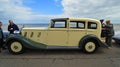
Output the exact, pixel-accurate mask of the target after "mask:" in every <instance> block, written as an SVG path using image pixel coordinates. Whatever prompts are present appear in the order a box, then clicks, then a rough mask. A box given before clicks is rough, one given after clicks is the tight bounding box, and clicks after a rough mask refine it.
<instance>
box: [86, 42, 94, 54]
mask: <svg viewBox="0 0 120 67" xmlns="http://www.w3.org/2000/svg"><path fill="white" fill-rule="evenodd" d="M95 47H96V46H95V43H93V42H88V43H87V44H86V45H85V49H86V51H88V52H93V51H94V50H95Z"/></svg>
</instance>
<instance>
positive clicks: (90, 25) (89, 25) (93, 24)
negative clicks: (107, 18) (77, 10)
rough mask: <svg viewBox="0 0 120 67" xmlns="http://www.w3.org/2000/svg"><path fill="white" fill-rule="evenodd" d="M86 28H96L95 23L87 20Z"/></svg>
mask: <svg viewBox="0 0 120 67" xmlns="http://www.w3.org/2000/svg"><path fill="white" fill-rule="evenodd" d="M88 29H97V24H96V23H94V22H88Z"/></svg>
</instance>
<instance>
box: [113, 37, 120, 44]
mask: <svg viewBox="0 0 120 67" xmlns="http://www.w3.org/2000/svg"><path fill="white" fill-rule="evenodd" d="M112 39H113V40H114V41H115V43H117V44H119V45H120V35H115V36H113V37H112Z"/></svg>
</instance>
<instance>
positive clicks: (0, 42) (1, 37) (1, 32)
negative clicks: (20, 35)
mask: <svg viewBox="0 0 120 67" xmlns="http://www.w3.org/2000/svg"><path fill="white" fill-rule="evenodd" d="M1 27H2V22H1V21H0V52H1V50H2V48H3V38H4V35H3V31H2V28H1Z"/></svg>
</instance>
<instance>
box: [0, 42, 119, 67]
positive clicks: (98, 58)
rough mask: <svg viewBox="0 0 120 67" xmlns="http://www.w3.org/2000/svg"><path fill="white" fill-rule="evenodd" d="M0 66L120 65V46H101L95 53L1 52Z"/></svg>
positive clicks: (65, 51) (68, 66)
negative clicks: (19, 53) (18, 53)
mask: <svg viewBox="0 0 120 67" xmlns="http://www.w3.org/2000/svg"><path fill="white" fill-rule="evenodd" d="M0 67H120V46H118V45H116V44H114V45H113V46H112V47H111V48H110V49H106V48H99V50H98V51H97V52H96V53H94V54H84V53H82V52H81V51H79V50H27V51H26V53H24V54H21V55H11V54H10V53H9V52H8V51H7V50H4V51H3V52H2V53H0Z"/></svg>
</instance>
